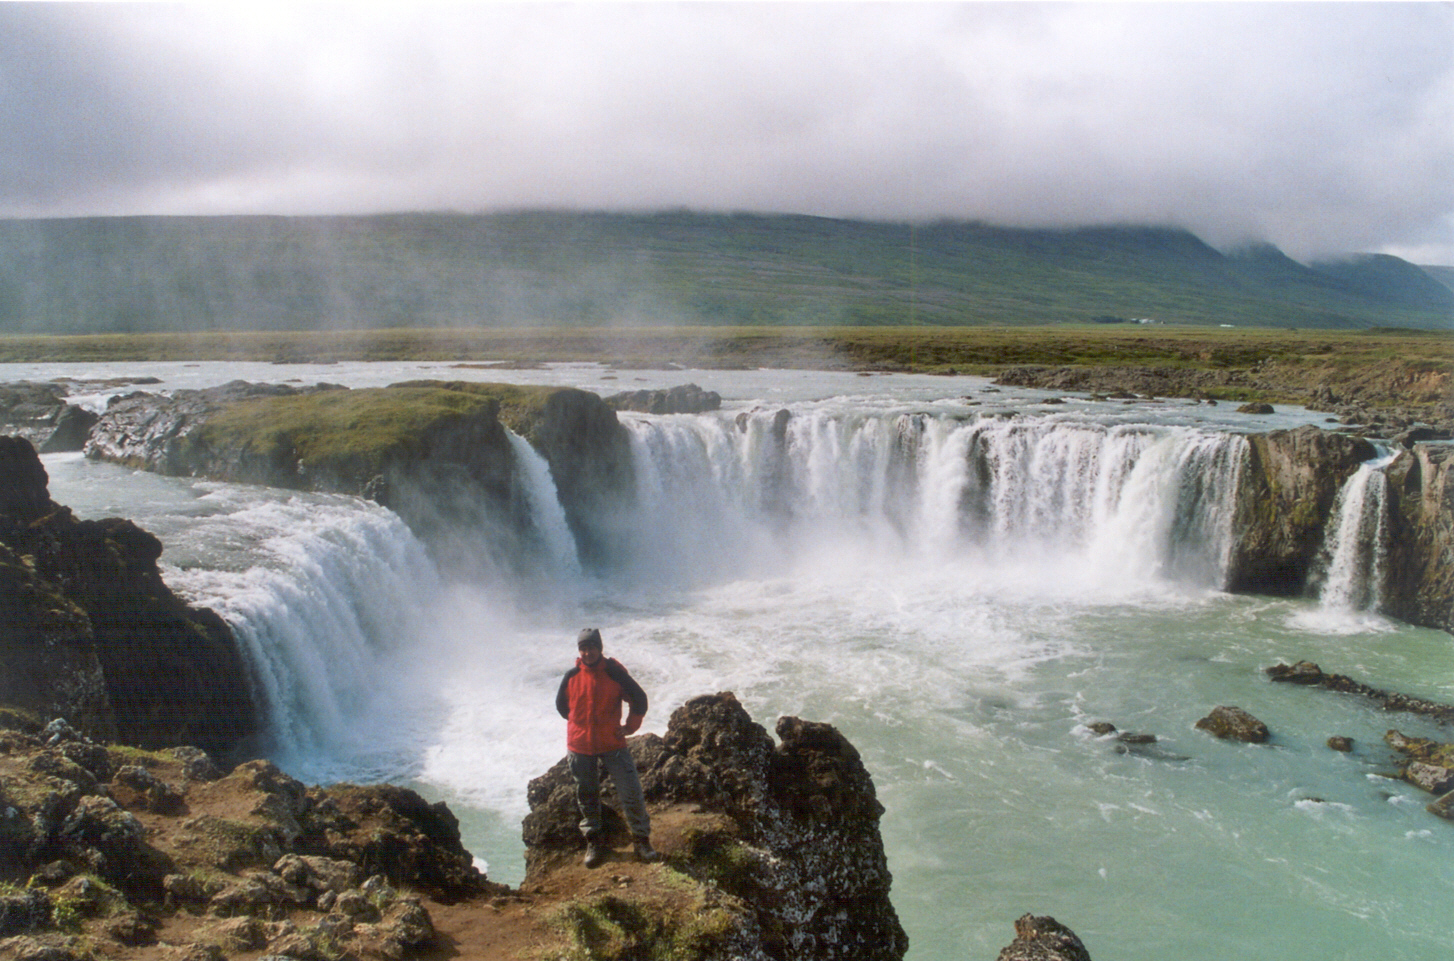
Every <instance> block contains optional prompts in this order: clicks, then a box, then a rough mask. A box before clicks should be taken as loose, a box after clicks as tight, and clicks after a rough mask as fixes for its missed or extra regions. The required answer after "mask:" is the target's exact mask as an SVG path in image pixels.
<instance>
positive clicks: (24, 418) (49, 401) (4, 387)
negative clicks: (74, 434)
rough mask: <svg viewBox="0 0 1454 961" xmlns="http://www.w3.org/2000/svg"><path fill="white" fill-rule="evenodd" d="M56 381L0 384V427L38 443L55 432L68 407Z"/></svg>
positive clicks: (62, 389) (41, 442) (42, 442)
mask: <svg viewBox="0 0 1454 961" xmlns="http://www.w3.org/2000/svg"><path fill="white" fill-rule="evenodd" d="M65 397H66V389H65V388H64V387H62V386H60V385H59V384H41V383H32V382H29V381H20V382H17V383H11V384H0V430H3V431H4V432H5V433H7V434H13V435H15V436H17V437H23V438H25V439H26V440H27V441H29V442H30V443H31V444H34V445H36V446H40V445H41V444H44V443H45V441H46V440H47V439H48V438H49V437H50V436H51V435H52V434H54V433H55V430H56V425H57V424H58V423H59V421H60V419H61V417H62V416H63V415H64V413H65V411H66V410H67V409H68V406H69V405H67V403H66V400H65Z"/></svg>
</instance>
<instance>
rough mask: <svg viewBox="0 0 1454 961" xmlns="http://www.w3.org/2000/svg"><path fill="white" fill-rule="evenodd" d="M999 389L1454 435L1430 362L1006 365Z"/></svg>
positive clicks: (1453, 382) (1446, 384) (1445, 374)
mask: <svg viewBox="0 0 1454 961" xmlns="http://www.w3.org/2000/svg"><path fill="white" fill-rule="evenodd" d="M995 377H996V383H999V384H1003V385H1006V386H1014V387H1035V388H1040V389H1042V390H1065V391H1079V392H1085V393H1090V394H1099V395H1104V396H1108V397H1114V396H1137V397H1186V398H1196V399H1201V400H1220V401H1222V402H1227V401H1241V400H1261V401H1264V402H1268V401H1270V402H1274V403H1287V404H1296V405H1297V406H1299V407H1306V408H1308V409H1309V410H1321V411H1328V412H1329V414H1330V415H1332V416H1330V418H1329V420H1330V421H1331V422H1336V423H1339V424H1341V425H1342V427H1343V429H1346V430H1348V431H1350V432H1354V433H1359V434H1366V435H1370V436H1377V437H1395V436H1397V435H1400V434H1403V433H1406V432H1408V431H1410V430H1413V429H1416V428H1418V427H1420V426H1422V427H1423V428H1425V429H1427V430H1429V431H1431V432H1432V433H1434V434H1436V435H1437V436H1439V437H1442V438H1445V439H1447V438H1449V437H1454V372H1451V371H1450V370H1448V369H1446V368H1445V367H1443V366H1441V365H1438V364H1433V365H1425V364H1411V363H1407V362H1398V361H1376V360H1375V361H1370V362H1369V363H1365V364H1361V365H1358V366H1355V367H1352V368H1348V367H1343V366H1338V365H1334V364H1332V363H1317V362H1312V361H1309V360H1307V359H1306V358H1297V359H1295V360H1272V359H1270V358H1263V359H1261V360H1257V361H1250V362H1249V361H1244V362H1240V363H1238V362H1229V363H1228V364H1227V365H1225V366H1215V367H1201V366H1194V365H1182V366H1175V367H1172V366H1156V365H1138V366H1120V365H1114V364H1110V365H1098V366H1053V365H1021V366H1012V367H1006V368H1003V369H1002V370H1000V371H999V372H998V373H997V374H996V375H995Z"/></svg>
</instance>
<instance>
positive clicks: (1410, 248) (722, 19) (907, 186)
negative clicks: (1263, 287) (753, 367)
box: [0, 2, 1454, 264]
mask: <svg viewBox="0 0 1454 961" xmlns="http://www.w3.org/2000/svg"><path fill="white" fill-rule="evenodd" d="M532 207H554V208H578V209H610V210H618V209H619V210H650V209H661V208H680V207H686V208H693V209H703V210H750V211H770V212H795V213H808V214H819V215H825V216H834V217H866V218H873V219H894V220H900V219H925V218H929V219H937V218H944V217H950V218H966V219H979V220H987V221H990V222H994V223H1001V224H1010V225H1035V226H1044V225H1055V226H1060V225H1080V224H1096V223H1155V224H1171V225H1177V226H1184V227H1188V228H1190V229H1191V230H1193V231H1195V232H1196V233H1198V234H1199V235H1200V236H1202V237H1203V238H1204V239H1206V240H1208V241H1210V242H1212V243H1215V244H1219V245H1224V246H1225V245H1230V244H1235V243H1239V242H1244V241H1254V240H1266V241H1270V242H1272V243H1275V244H1277V245H1278V246H1280V247H1282V248H1283V249H1284V250H1285V251H1287V252H1288V253H1289V254H1291V255H1293V256H1295V257H1298V258H1300V259H1307V258H1310V257H1314V256H1321V255H1328V254H1336V253H1341V252H1350V251H1387V252H1392V253H1397V254H1399V255H1401V256H1405V257H1408V258H1409V259H1412V260H1415V261H1416V262H1420V263H1444V264H1454V5H1450V4H1447V3H1411V4H1399V3H1335V4H1327V5H1325V4H1318V3H1255V4H1230V3H1211V4H1205V5H1202V4H1186V3H1165V4H1159V3H1138V4H1129V5H1098V4H1069V3H1064V4H1049V5H1040V4H1032V3H1003V4H992V3H968V4H957V3H930V4H922V5H921V4H908V3H893V4H882V5H880V4H850V3H825V4H804V3H731V4H709V3H680V4H669V3H630V4H606V3H588V4H560V5H557V4H546V3H528V4H519V5H509V4H459V3H456V4H449V5H440V6H424V7H418V6H410V7H407V8H406V7H404V6H402V5H401V6H381V5H378V4H371V5H350V4H344V5H337V6H321V5H319V6H299V5H296V4H290V5H268V4H265V3H260V2H249V3H247V4H245V5H237V6H221V5H217V4H203V5H186V4H180V5H179V4H168V5H157V6H152V5H133V4H110V3H108V4H100V5H83V4H69V3H45V4H30V3H21V4H17V3H0V216H12V217H35V216H46V217H49V216H71V215H82V214H143V213H158V214H222V213H285V214H287V213H348V212H374V211H397V210H463V211H488V210H497V209H519V208H532Z"/></svg>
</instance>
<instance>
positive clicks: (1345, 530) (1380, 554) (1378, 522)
mask: <svg viewBox="0 0 1454 961" xmlns="http://www.w3.org/2000/svg"><path fill="white" fill-rule="evenodd" d="M1393 457H1394V455H1393V454H1384V455H1381V456H1380V457H1378V458H1376V459H1374V460H1371V461H1368V462H1367V463H1364V464H1361V465H1359V468H1358V470H1357V471H1355V472H1354V474H1353V476H1351V477H1349V478H1348V480H1347V481H1345V482H1344V484H1343V487H1342V489H1341V490H1339V491H1338V498H1337V500H1336V501H1335V502H1334V504H1333V514H1332V516H1333V520H1332V523H1331V525H1330V526H1329V528H1328V531H1327V535H1326V536H1325V538H1324V541H1323V547H1322V550H1321V551H1320V552H1319V557H1318V562H1317V563H1318V570H1317V572H1316V575H1315V579H1316V580H1318V581H1321V587H1320V589H1319V590H1318V598H1319V600H1320V601H1321V602H1322V604H1323V605H1324V606H1325V607H1328V608H1332V609H1335V610H1345V611H1377V610H1378V608H1379V605H1380V603H1381V602H1382V597H1383V574H1384V568H1385V563H1386V561H1387V557H1388V540H1389V536H1390V533H1389V518H1388V479H1387V477H1386V476H1385V475H1384V472H1383V469H1384V468H1385V467H1387V466H1388V465H1389V463H1390V462H1391V461H1392V460H1393Z"/></svg>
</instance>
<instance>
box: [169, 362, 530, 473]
mask: <svg viewBox="0 0 1454 961" xmlns="http://www.w3.org/2000/svg"><path fill="white" fill-rule="evenodd" d="M556 390H558V388H549V387H518V386H514V385H510V384H472V383H462V382H461V383H445V382H442V381H414V382H411V383H409V384H404V385H398V386H394V387H374V388H362V389H359V390H333V391H321V392H317V393H309V394H299V395H294V396H287V397H264V398H257V399H254V400H248V401H242V402H239V403H236V404H232V405H229V406H228V407H227V408H226V409H224V410H222V411H220V412H218V413H217V414H215V415H213V416H212V417H210V418H209V419H208V421H207V423H206V424H205V425H203V426H202V427H199V428H198V429H197V430H196V431H194V432H193V433H192V434H191V435H190V436H189V437H188V441H187V442H188V444H189V445H194V446H195V447H198V448H202V449H211V450H224V451H225V450H242V451H245V452H247V454H248V455H249V456H254V457H259V458H263V459H265V460H267V461H268V462H270V463H277V464H281V463H284V462H288V461H290V460H292V459H296V460H297V461H299V462H301V463H303V464H306V465H308V467H309V468H310V469H331V470H340V471H347V472H350V473H357V472H361V473H363V474H368V473H371V472H376V471H378V470H379V469H380V468H382V467H383V466H384V463H385V461H387V460H388V459H390V458H395V457H403V456H407V455H410V454H416V453H422V451H421V450H419V445H420V444H422V443H424V438H425V437H426V436H427V434H428V432H429V431H428V430H426V428H428V429H437V428H438V427H439V426H440V425H441V424H447V423H449V422H450V421H451V420H465V419H469V418H472V417H476V416H479V415H482V414H484V413H486V412H487V411H489V410H490V409H491V408H498V410H499V417H500V420H501V421H502V422H504V423H505V424H506V425H508V426H510V427H512V428H515V429H519V430H520V431H522V432H524V431H528V429H529V427H530V425H531V424H533V422H534V418H535V416H536V415H537V414H538V412H539V410H540V408H541V407H542V406H543V405H544V403H545V398H546V397H548V396H549V395H550V394H551V393H553V392H554V391H556Z"/></svg>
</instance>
